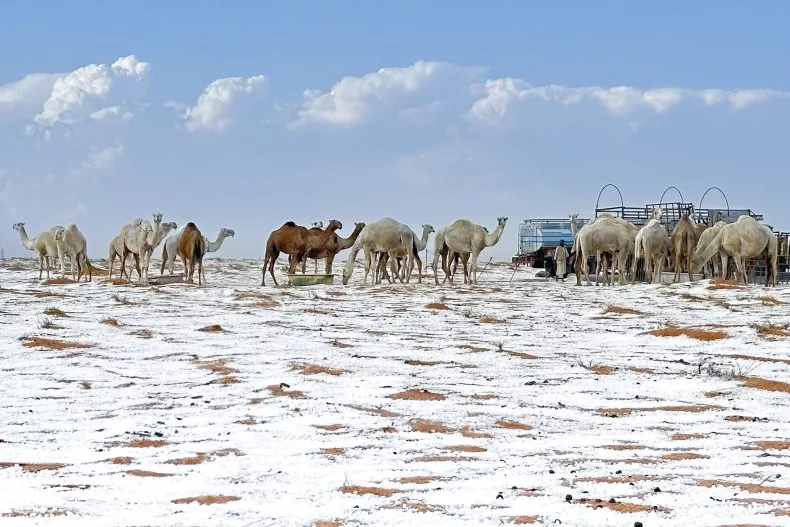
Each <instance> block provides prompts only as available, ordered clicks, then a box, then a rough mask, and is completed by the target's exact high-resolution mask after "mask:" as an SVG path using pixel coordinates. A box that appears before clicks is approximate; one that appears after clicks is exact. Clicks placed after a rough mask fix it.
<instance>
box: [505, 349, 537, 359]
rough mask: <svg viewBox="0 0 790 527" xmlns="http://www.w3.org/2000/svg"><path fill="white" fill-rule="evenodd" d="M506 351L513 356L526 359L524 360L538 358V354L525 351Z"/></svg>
mask: <svg viewBox="0 0 790 527" xmlns="http://www.w3.org/2000/svg"><path fill="white" fill-rule="evenodd" d="M505 353H507V354H508V355H510V356H511V357H516V358H518V359H524V360H534V359H537V358H538V357H537V356H536V355H532V354H530V353H523V352H521V351H505Z"/></svg>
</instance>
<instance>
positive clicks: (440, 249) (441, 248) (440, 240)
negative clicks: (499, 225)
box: [431, 227, 488, 285]
mask: <svg viewBox="0 0 790 527" xmlns="http://www.w3.org/2000/svg"><path fill="white" fill-rule="evenodd" d="M446 230H447V227H443V228H441V229H439V230H438V231H436V236H434V238H433V243H434V250H433V265H432V266H431V267H432V269H433V279H434V282H436V285H439V273H438V269H437V266H438V264H439V258H440V257H441V259H442V271H445V268H447V271H449V270H450V268H449V265H448V264H447V256H448V254H450V255H451V260H450V261H451V262H452V263H453V269H452V271H451V272H450V273H449V274H447V271H445V275H444V280H442V283H445V282H446V281H447V280H448V279H449V278H450V276H454V275H455V272H456V271H457V270H458V260H459V259H461V260H462V261H463V266H464V283H466V282H467V278H468V276H469V272H468V270H467V262H468V261H469V253H461V254H458V253H450V250H449V249H448V247H447V244H445V243H444V232H445V231H446ZM486 232H488V231H486Z"/></svg>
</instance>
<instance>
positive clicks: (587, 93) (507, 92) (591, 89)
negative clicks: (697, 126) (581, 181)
mask: <svg viewBox="0 0 790 527" xmlns="http://www.w3.org/2000/svg"><path fill="white" fill-rule="evenodd" d="M473 92H475V93H477V94H480V95H483V97H480V98H479V99H477V100H476V101H475V102H474V104H473V105H472V107H471V109H470V110H469V112H468V113H467V117H468V118H470V119H472V120H474V121H477V122H482V123H485V124H490V125H502V124H503V120H504V118H505V116H506V115H507V114H508V112H509V111H510V109H511V108H512V106H513V104H515V103H517V102H519V101H524V100H528V99H537V100H543V101H549V102H555V103H559V104H562V105H571V104H578V103H581V102H582V101H594V102H598V103H599V104H601V105H603V106H604V108H606V109H607V110H609V111H610V112H612V113H613V114H615V115H618V116H625V115H629V114H632V113H634V112H637V111H640V110H652V111H653V112H655V113H657V114H662V113H664V112H666V111H667V110H669V109H670V108H672V107H673V106H676V105H678V104H680V103H682V102H686V101H701V102H704V103H705V104H707V105H708V106H713V105H718V104H729V105H730V106H731V107H732V108H734V109H741V108H745V107H747V106H750V105H752V104H758V103H762V102H767V101H770V100H776V99H783V98H790V92H781V91H777V90H767V89H748V90H720V89H708V90H692V89H686V88H657V89H649V90H642V89H639V88H633V87H630V86H614V87H611V88H602V87H599V86H585V87H568V86H562V85H556V84H552V85H547V86H532V85H531V84H528V83H527V82H525V81H523V80H521V79H515V78H511V77H508V78H502V79H488V80H487V81H485V83H484V84H482V85H477V86H475V87H474V88H473Z"/></svg>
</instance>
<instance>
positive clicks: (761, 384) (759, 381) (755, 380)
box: [742, 377, 790, 393]
mask: <svg viewBox="0 0 790 527" xmlns="http://www.w3.org/2000/svg"><path fill="white" fill-rule="evenodd" d="M742 386H745V387H746V388H754V389H756V390H765V391H768V392H784V393H790V383H786V382H780V381H771V380H768V379H763V378H761V377H746V380H745V381H744V382H743V385H742Z"/></svg>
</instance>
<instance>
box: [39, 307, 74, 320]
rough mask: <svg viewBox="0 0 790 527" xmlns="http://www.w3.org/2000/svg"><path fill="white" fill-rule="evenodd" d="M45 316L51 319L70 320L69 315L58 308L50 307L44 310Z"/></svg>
mask: <svg viewBox="0 0 790 527" xmlns="http://www.w3.org/2000/svg"><path fill="white" fill-rule="evenodd" d="M44 314H45V315H48V316H50V317H59V318H68V315H67V314H66V313H65V312H64V311H63V310H61V309H58V308H56V307H48V308H47V309H45V310H44Z"/></svg>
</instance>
